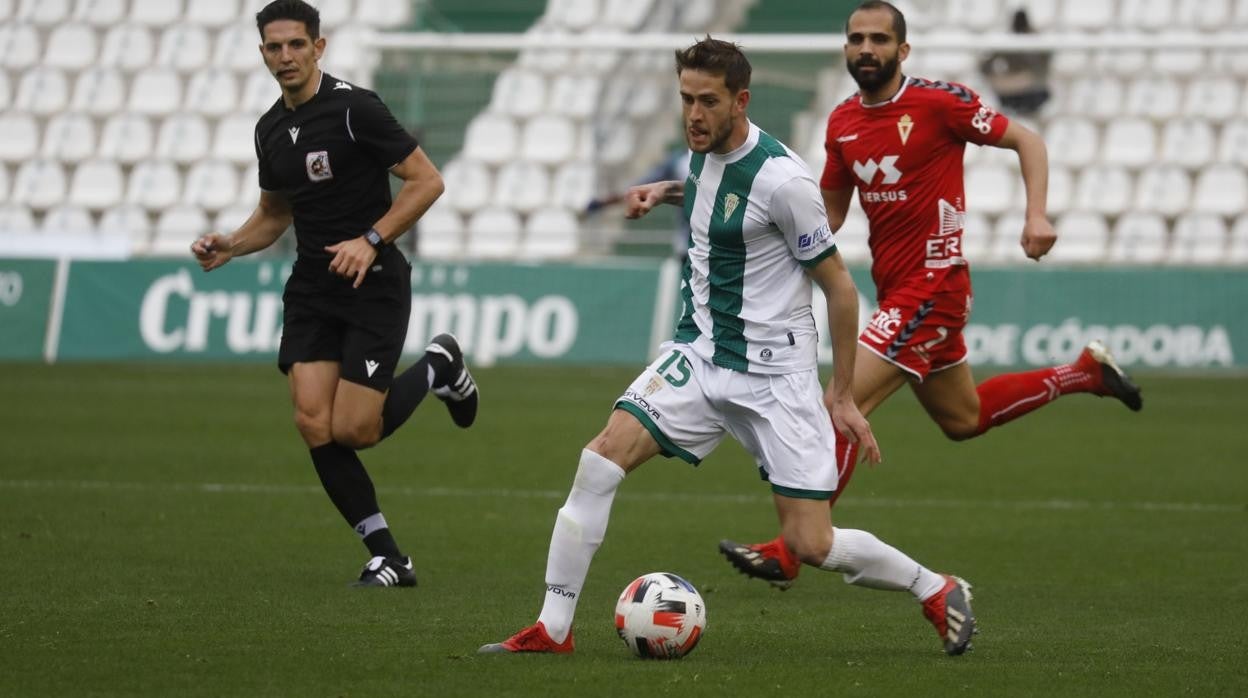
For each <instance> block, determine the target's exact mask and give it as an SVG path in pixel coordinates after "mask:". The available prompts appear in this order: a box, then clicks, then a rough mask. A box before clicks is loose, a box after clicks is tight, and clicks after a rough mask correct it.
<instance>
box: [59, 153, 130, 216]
mask: <svg viewBox="0 0 1248 698" xmlns="http://www.w3.org/2000/svg"><path fill="white" fill-rule="evenodd" d="M124 182H125V177H124V176H123V175H122V173H121V167H120V166H119V165H118V164H117V163H116V162H115V161H113V160H87V161H85V162H82V163H79V164H78V166H77V167H75V168H74V176H73V177H72V178H71V179H70V185H69V203H71V204H73V205H75V206H81V207H83V208H89V209H92V210H96V211H98V210H102V209H106V208H109V207H112V206H116V205H117V204H119V203H121V194H122V186H123V184H124Z"/></svg>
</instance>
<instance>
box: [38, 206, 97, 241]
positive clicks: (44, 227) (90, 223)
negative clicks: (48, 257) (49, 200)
mask: <svg viewBox="0 0 1248 698" xmlns="http://www.w3.org/2000/svg"><path fill="white" fill-rule="evenodd" d="M39 232H41V233H43V234H44V235H94V234H95V221H94V220H92V218H91V213H90V212H89V211H87V209H85V208H82V207H81V206H72V205H61V206H56V207H53V208H51V209H48V212H47V213H45V214H43V221H41V222H40V223H39Z"/></svg>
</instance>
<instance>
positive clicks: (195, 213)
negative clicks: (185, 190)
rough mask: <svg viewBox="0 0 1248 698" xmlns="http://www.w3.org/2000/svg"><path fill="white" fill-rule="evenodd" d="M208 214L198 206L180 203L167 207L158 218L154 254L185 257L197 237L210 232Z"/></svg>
mask: <svg viewBox="0 0 1248 698" xmlns="http://www.w3.org/2000/svg"><path fill="white" fill-rule="evenodd" d="M208 229H209V225H208V216H206V215H204V212H203V211H201V210H200V209H199V207H197V206H190V205H188V204H180V205H177V206H174V207H172V208H167V209H165V210H164V211H162V212H161V214H160V215H159V216H158V217H157V218H156V235H155V237H153V238H152V248H151V250H152V254H155V255H161V256H172V257H184V256H186V254H187V251H188V250H190V248H191V243H192V242H194V241H195V238H197V237H199V236H200V235H203V234H205V233H207V232H208Z"/></svg>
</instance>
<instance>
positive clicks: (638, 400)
mask: <svg viewBox="0 0 1248 698" xmlns="http://www.w3.org/2000/svg"><path fill="white" fill-rule="evenodd" d="M620 399H621V400H625V401H627V402H631V403H633V404H634V405H636V406H638V407H640V408H641V409H642V411H643V412H645V413H646V414H647V415H649V416H650V418H651V419H653V420H655V421H656V422H657V421H659V420H660V419H663V415H661V414H659V411H658V410H657V409H656V408H655V407H654V406H653V405H651V404H650V403H649V402H648V401H647V400H646V399H645V398H644V397H642V396H641V395H638V394H637V393H636V392H635V391H632V390H625V391H624V394H623V395H622V396H620Z"/></svg>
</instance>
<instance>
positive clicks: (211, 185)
mask: <svg viewBox="0 0 1248 698" xmlns="http://www.w3.org/2000/svg"><path fill="white" fill-rule="evenodd" d="M182 201H183V202H185V203H188V204H192V205H194V206H198V207H200V208H202V209H204V210H205V211H220V210H221V209H223V208H226V207H227V206H230V205H232V204H234V203H237V202H238V171H237V170H235V169H234V166H233V165H231V164H230V163H228V162H225V161H224V160H204V161H202V162H196V163H195V164H194V165H192V166H191V169H190V171H189V172H187V173H186V186H185V187H184V188H183V190H182Z"/></svg>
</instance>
